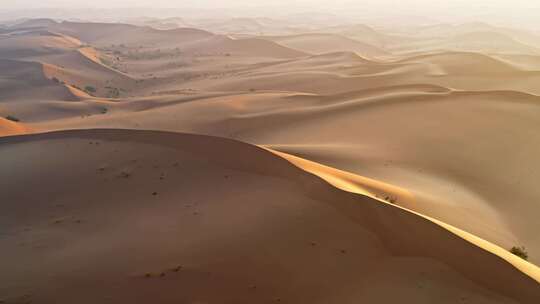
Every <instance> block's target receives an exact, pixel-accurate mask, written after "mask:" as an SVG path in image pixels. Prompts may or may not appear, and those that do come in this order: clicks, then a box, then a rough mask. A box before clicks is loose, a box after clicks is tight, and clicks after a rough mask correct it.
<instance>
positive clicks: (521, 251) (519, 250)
mask: <svg viewBox="0 0 540 304" xmlns="http://www.w3.org/2000/svg"><path fill="white" fill-rule="evenodd" d="M510 252H511V253H512V254H515V255H517V256H518V257H520V258H522V259H524V260H528V259H529V254H528V253H527V251H526V250H525V247H523V246H521V247H517V246H514V247H512V248H511V249H510Z"/></svg>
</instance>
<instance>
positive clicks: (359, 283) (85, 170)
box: [0, 130, 540, 303]
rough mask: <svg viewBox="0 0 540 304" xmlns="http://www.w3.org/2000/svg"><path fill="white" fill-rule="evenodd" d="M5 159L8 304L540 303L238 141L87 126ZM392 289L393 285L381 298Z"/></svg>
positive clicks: (482, 254)
mask: <svg viewBox="0 0 540 304" xmlns="http://www.w3.org/2000/svg"><path fill="white" fill-rule="evenodd" d="M0 151H1V152H0V153H1V154H2V157H1V158H0V159H1V162H2V163H3V164H2V166H6V165H8V164H10V166H13V165H16V166H17V167H18V168H19V170H18V171H17V172H19V173H17V174H15V175H13V174H8V173H7V171H2V173H1V174H2V177H1V180H2V181H3V183H5V182H8V187H7V188H5V189H4V190H3V193H4V198H6V199H5V200H3V204H2V206H1V208H2V212H1V213H0V214H1V217H2V221H1V223H2V224H1V225H2V231H4V233H3V235H2V237H1V238H0V242H1V243H2V247H3V248H5V250H4V253H3V259H2V260H1V261H0V263H1V265H2V269H3V271H2V273H1V274H0V277H1V279H2V282H5V284H3V285H2V287H1V290H2V295H3V297H4V298H3V299H4V300H6V301H32V302H34V301H35V302H40V303H65V302H72V301H77V302H82V303H93V302H96V301H97V302H101V303H117V302H118V301H121V302H124V301H129V302H133V303H146V302H148V301H159V302H160V303H174V302H177V301H186V302H194V301H195V302H197V301H203V302H207V301H210V302H214V301H218V302H241V303H250V302H251V303H252V302H267V301H268V302H272V301H280V302H281V301H283V302H313V303H327V302H328V301H331V302H355V301H377V302H378V303H394V302H395V301H398V300H399V299H403V298H404V297H406V298H407V299H408V300H410V301H412V302H415V303H432V302H433V301H437V302H439V303H455V302H456V301H457V302H459V301H472V302H474V303H516V301H519V302H520V303H535V299H538V297H539V296H540V289H538V282H537V281H535V280H538V279H539V278H538V277H536V279H532V278H531V277H529V276H527V275H525V274H523V273H522V272H520V271H518V270H517V269H516V268H514V266H512V265H511V264H510V263H508V262H506V261H505V260H503V259H501V258H500V257H498V256H496V255H494V254H492V253H490V252H487V251H484V250H482V249H480V248H479V247H477V246H476V245H474V244H471V243H469V242H468V241H466V240H464V239H462V238H460V237H458V236H456V235H454V234H453V233H451V232H449V231H448V230H446V229H444V228H442V227H440V226H438V225H437V224H435V223H433V222H431V221H429V220H427V219H424V218H422V217H419V216H417V215H415V214H412V213H409V212H407V211H405V210H402V209H399V208H396V207H394V206H392V205H390V204H385V203H382V202H379V201H376V200H374V199H371V198H368V197H366V196H361V195H354V194H349V193H346V192H342V191H340V190H337V189H336V188H333V187H332V186H330V185H328V184H326V183H325V182H323V181H321V180H320V179H318V178H316V177H314V176H312V175H309V174H307V173H305V172H304V171H302V170H299V169H296V168H295V167H294V166H292V165H291V164H289V163H288V162H287V161H285V160H283V159H281V158H279V157H277V156H274V155H272V154H271V153H270V152H266V151H264V150H262V149H259V148H256V147H252V146H249V145H246V144H242V143H239V142H234V141H231V140H225V139H219V138H211V137H204V136H197V135H182V134H170V133H159V132H136V131H123V130H116V131H114V130H91V131H75V132H73V131H72V132H59V133H50V134H44V135H35V136H25V137H7V138H3V139H0ZM37 162H39V163H40V164H41V165H39V166H36V165H35V164H36V163H37ZM68 184H69V187H66V185H68ZM28 187H32V191H31V192H28V191H23V189H25V188H28ZM233 189H236V190H233ZM279 231H282V232H281V233H280V232H279ZM508 256H509V258H510V259H511V260H512V259H514V260H515V261H516V262H517V263H522V262H520V261H519V258H517V257H515V256H512V255H508ZM525 266H526V267H529V270H530V271H532V272H530V273H531V275H533V276H538V273H537V269H535V268H534V266H532V265H530V264H529V265H525ZM493 277H497V278H498V279H497V280H493V279H492V278H493ZM388 282H392V285H393V286H394V287H396V286H399V288H394V289H393V291H392V292H391V293H389V292H386V291H387V288H388ZM314 287H316V288H314ZM59 288H61V290H62V292H59ZM208 290H212V292H208ZM420 290H422V291H420Z"/></svg>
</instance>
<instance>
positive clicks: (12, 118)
mask: <svg viewBox="0 0 540 304" xmlns="http://www.w3.org/2000/svg"><path fill="white" fill-rule="evenodd" d="M6 119H7V120H11V121H14V122H18V121H21V120H20V119H18V118H17V117H15V116H12V115H8V116H6Z"/></svg>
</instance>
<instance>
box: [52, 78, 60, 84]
mask: <svg viewBox="0 0 540 304" xmlns="http://www.w3.org/2000/svg"><path fill="white" fill-rule="evenodd" d="M52 81H54V82H56V83H60V80H59V79H58V78H56V77H53V78H52Z"/></svg>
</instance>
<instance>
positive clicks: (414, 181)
mask: <svg viewBox="0 0 540 304" xmlns="http://www.w3.org/2000/svg"><path fill="white" fill-rule="evenodd" d="M169 100H170V101H166V100H165V99H164V100H163V101H161V102H160V101H159V100H155V101H154V102H153V103H154V106H149V105H150V101H149V100H145V101H142V100H141V101H133V102H129V103H126V104H124V105H116V106H115V107H114V111H113V112H112V113H111V114H107V115H97V116H92V117H88V118H84V119H81V118H78V117H73V118H70V119H68V120H60V121H58V122H57V123H52V122H45V123H43V124H36V125H33V127H34V128H35V129H38V130H39V129H41V130H50V129H62V128H66V127H67V128H74V127H76V128H87V127H92V126H96V125H98V126H106V127H115V128H118V127H120V128H144V129H160V130H170V131H183V132H196V133H203V134H212V135H218V136H224V137H232V138H237V139H241V140H243V141H247V142H251V143H256V144H263V145H269V147H273V148H275V149H278V150H280V151H284V152H288V153H292V154H295V155H298V156H301V157H304V158H307V159H310V160H315V161H318V162H321V163H323V164H327V165H331V166H333V167H337V168H341V169H344V170H347V171H351V172H353V173H356V174H360V175H362V176H366V177H371V178H374V179H376V180H379V181H384V182H386V183H387V184H390V185H394V186H397V187H399V188H403V189H407V190H408V191H410V192H411V193H414V198H413V199H407V198H405V199H401V198H400V197H399V196H398V197H394V196H393V195H391V193H389V194H388V195H384V196H385V197H386V196H391V197H392V198H393V199H394V200H396V201H397V203H398V204H399V205H401V206H404V207H406V208H409V209H411V210H415V211H417V212H419V213H422V214H425V215H428V216H431V217H433V218H436V219H439V220H442V221H444V222H447V223H449V224H452V225H454V226H456V227H458V228H461V229H463V230H465V231H468V232H471V233H474V234H475V235H477V236H480V237H482V238H484V239H486V240H488V241H491V242H493V243H495V244H498V245H499V246H501V247H504V248H510V247H512V246H514V245H516V244H525V245H526V246H527V247H528V248H530V249H531V254H530V255H531V259H532V260H533V261H537V260H538V255H537V252H540V247H539V246H540V244H539V243H538V242H537V241H536V240H535V236H534V231H536V230H538V228H539V227H537V224H536V221H535V220H534V217H535V212H534V210H535V208H536V206H535V203H534V202H535V201H536V198H537V197H540V194H538V193H536V192H535V191H531V190H527V189H528V187H530V186H531V184H530V183H531V182H533V181H534V180H536V179H537V178H538V177H537V176H536V175H535V174H534V173H533V172H530V171H528V170H527V169H526V168H527V166H518V165H516V163H514V162H509V160H511V159H514V158H518V159H520V162H522V163H523V164H525V163H534V162H535V157H534V156H535V152H534V151H536V149H537V148H538V147H537V146H536V144H535V143H536V142H537V140H536V135H534V131H533V130H536V129H537V128H538V127H539V126H538V124H537V121H536V120H535V119H534V117H535V116H536V115H538V106H537V105H538V100H539V99H538V97H536V96H532V95H527V94H522V93H516V92H503V91H493V92H476V93H472V92H459V91H452V90H448V89H445V88H442V87H437V86H429V85H424V86H418V85H417V86H397V87H393V88H386V87H381V88H378V89H372V90H366V91H364V90H362V91H358V92H356V93H353V92H350V93H347V94H341V95H332V96H318V95H313V94H295V93H264V94H262V93H261V94H247V95H230V96H222V97H219V96H218V97H210V98H204V97H203V98H192V99H191V100H190V99H180V100H177V101H175V99H174V98H169ZM143 104H145V105H147V106H146V107H143V106H142V105H143ZM143 109H144V110H143ZM505 113H512V115H511V116H507V115H505ZM154 117H159V118H160V119H159V120H156V119H155V118H154ZM193 118H196V119H193ZM454 121H460V122H461V123H460V125H459V127H458V126H455V125H454V123H453V122H454ZM405 125H406V126H407V127H406V128H404V127H403V126H405ZM520 130H529V132H525V133H524V132H523V131H520ZM464 133H467V134H470V136H466V137H465V136H462V134H464ZM501 134H502V135H501ZM510 134H512V135H511V136H509V135H510ZM518 134H520V135H519V136H518ZM507 135H508V136H507ZM501 136H505V141H506V143H507V144H508V145H509V146H513V147H519V148H517V149H516V150H502V151H500V150H499V149H498V148H497V146H498V145H499V141H500V138H501ZM404 138H405V139H406V140H404ZM478 138H481V139H482V140H479V139H478ZM524 147H528V148H527V149H526V150H527V151H529V152H528V153H524V152H519V151H522V149H524ZM497 151H500V153H498V152H497ZM518 154H519V155H520V156H519V157H518V156H517V155H518ZM498 172H506V174H505V175H500V174H498ZM503 185H511V187H512V189H513V190H512V192H511V193H509V192H507V191H506V189H505V187H504V186H503ZM493 189H498V190H493ZM381 196H383V195H382V194H381ZM508 201H512V204H508V203H507V202H508ZM516 219H520V220H516Z"/></svg>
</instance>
